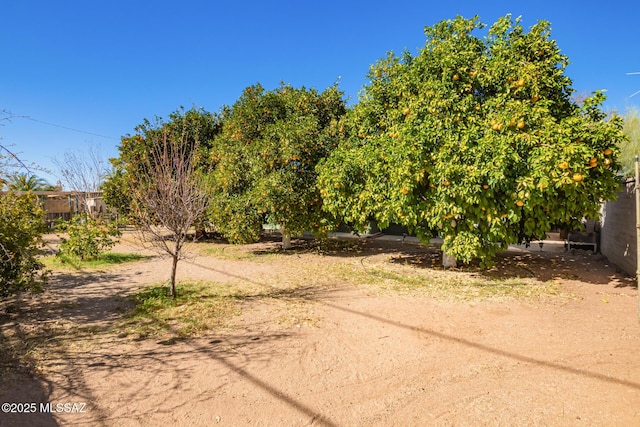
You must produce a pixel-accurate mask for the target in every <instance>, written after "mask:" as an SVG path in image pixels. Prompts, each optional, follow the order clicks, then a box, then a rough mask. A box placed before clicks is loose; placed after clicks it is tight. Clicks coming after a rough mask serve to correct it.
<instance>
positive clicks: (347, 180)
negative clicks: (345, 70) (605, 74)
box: [318, 16, 624, 263]
mask: <svg viewBox="0 0 640 427" xmlns="http://www.w3.org/2000/svg"><path fill="white" fill-rule="evenodd" d="M484 27H485V25H484V24H482V23H481V22H479V20H478V18H477V17H476V18H473V19H469V20H467V19H463V18H461V17H458V18H456V19H455V20H449V21H443V22H440V23H438V24H436V25H435V26H433V27H430V28H426V29H425V34H426V38H427V40H426V44H425V46H424V48H423V49H422V50H421V51H420V52H419V53H418V54H417V56H411V55H410V54H409V53H404V54H403V55H402V57H397V56H395V55H393V54H389V55H388V56H387V57H386V58H384V59H382V60H380V61H379V62H377V63H376V64H375V65H373V66H372V68H371V71H370V74H369V78H370V79H371V81H370V84H369V85H367V86H366V87H365V88H364V90H363V93H362V97H361V100H360V102H359V103H358V104H357V105H356V106H355V108H354V109H353V111H352V112H351V113H350V115H349V118H348V126H347V132H348V138H347V139H346V140H345V141H344V142H343V143H342V144H341V145H340V146H339V147H338V149H336V150H335V151H334V152H333V153H332V154H331V156H330V157H329V159H328V160H327V161H325V162H323V163H322V164H321V165H320V166H319V168H318V170H319V173H320V177H319V186H320V189H321V192H322V195H323V197H324V207H325V209H326V210H327V211H328V212H330V213H331V214H333V215H335V216H337V217H343V218H344V219H345V221H347V222H348V223H351V224H354V225H355V226H358V227H361V228H362V227H364V226H365V224H366V222H367V221H368V220H369V219H370V218H375V219H377V220H378V222H379V223H380V226H381V227H385V226H386V225H387V224H389V223H390V222H392V221H393V222H396V223H399V224H402V225H405V226H407V227H409V228H410V229H412V230H415V231H416V232H417V233H418V235H420V236H422V237H423V238H424V239H425V240H428V239H429V238H430V237H433V236H435V235H438V234H439V235H440V236H442V237H443V241H444V243H443V249H444V250H446V251H447V253H449V254H451V255H454V256H455V257H456V258H457V259H459V260H462V261H465V262H468V261H470V260H471V259H472V258H475V257H479V258H481V259H482V260H483V261H485V263H490V262H491V259H492V257H493V256H494V255H495V253H496V252H497V251H498V250H500V249H502V248H504V247H506V245H508V244H510V243H520V242H529V241H531V240H533V239H538V238H544V237H545V232H546V231H548V230H551V229H554V228H558V227H568V228H578V227H580V219H581V218H582V217H590V218H597V217H598V214H599V208H600V202H601V201H602V200H608V199H611V198H613V197H615V191H616V189H617V185H618V182H617V177H616V172H617V171H618V170H619V164H618V162H617V155H618V153H619V148H618V144H619V143H620V142H621V141H623V140H624V135H623V134H622V120H621V119H620V117H618V116H615V115H613V116H611V117H607V116H606V115H605V114H604V113H603V112H602V111H601V108H600V106H601V104H602V102H603V101H604V95H603V94H602V93H601V92H597V93H594V94H593V96H592V97H590V98H588V99H586V100H585V101H584V103H583V104H582V105H581V106H580V105H578V104H576V102H574V101H573V100H572V98H571V94H572V92H573V89H572V88H571V80H570V79H569V78H568V77H567V76H566V75H565V73H564V70H565V67H566V66H567V64H568V59H567V58H566V57H565V56H564V55H562V54H561V53H560V49H559V48H558V46H557V45H556V42H555V41H554V40H552V39H551V38H550V26H549V24H548V23H546V22H544V21H541V22H538V23H537V24H536V25H534V26H533V27H532V28H531V29H530V30H529V32H526V31H525V30H524V29H523V27H522V26H521V25H520V23H519V20H515V22H514V21H513V20H512V19H511V18H510V16H506V17H504V18H501V19H499V20H498V21H497V22H496V23H495V24H494V25H493V26H491V27H490V28H489V30H488V34H487V35H486V36H483V37H479V36H476V35H475V34H476V33H478V32H481V30H482V29H483V28H484Z"/></svg>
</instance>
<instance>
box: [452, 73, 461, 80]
mask: <svg viewBox="0 0 640 427" xmlns="http://www.w3.org/2000/svg"><path fill="white" fill-rule="evenodd" d="M458 80H460V76H459V75H457V74H454V75H453V81H454V82H457V81H458Z"/></svg>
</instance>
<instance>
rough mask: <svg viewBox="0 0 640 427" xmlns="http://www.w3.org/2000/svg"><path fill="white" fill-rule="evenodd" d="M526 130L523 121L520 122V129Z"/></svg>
mask: <svg viewBox="0 0 640 427" xmlns="http://www.w3.org/2000/svg"><path fill="white" fill-rule="evenodd" d="M522 128H524V122H523V121H519V122H518V129H522Z"/></svg>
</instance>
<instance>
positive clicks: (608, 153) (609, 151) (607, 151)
mask: <svg viewBox="0 0 640 427" xmlns="http://www.w3.org/2000/svg"><path fill="white" fill-rule="evenodd" d="M602 154H604V155H605V156H610V155H612V154H613V151H612V150H611V148H607V149H605V150H604V151H603V152H602Z"/></svg>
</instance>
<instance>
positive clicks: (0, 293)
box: [0, 192, 47, 297]
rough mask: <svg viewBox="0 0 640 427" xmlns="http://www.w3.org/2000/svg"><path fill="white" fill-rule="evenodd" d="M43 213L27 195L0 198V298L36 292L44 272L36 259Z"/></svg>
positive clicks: (40, 284) (39, 244) (37, 204)
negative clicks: (22, 292) (25, 292)
mask: <svg viewBox="0 0 640 427" xmlns="http://www.w3.org/2000/svg"><path fill="white" fill-rule="evenodd" d="M43 218H44V211H43V210H42V208H41V207H40V204H39V203H38V202H37V200H36V198H35V197H34V196H32V195H30V194H23V195H17V194H14V193H12V192H9V193H7V194H3V195H1V196H0V297H5V296H8V295H11V294H14V293H16V292H18V291H22V290H40V289H41V286H42V285H43V284H44V283H45V282H46V280H47V272H46V271H44V270H43V267H44V266H43V264H42V263H41V262H40V261H39V260H38V255H39V253H40V249H41V246H42V244H43V242H42V234H43V233H44V232H45V230H46V224H45V222H44V220H43Z"/></svg>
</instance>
